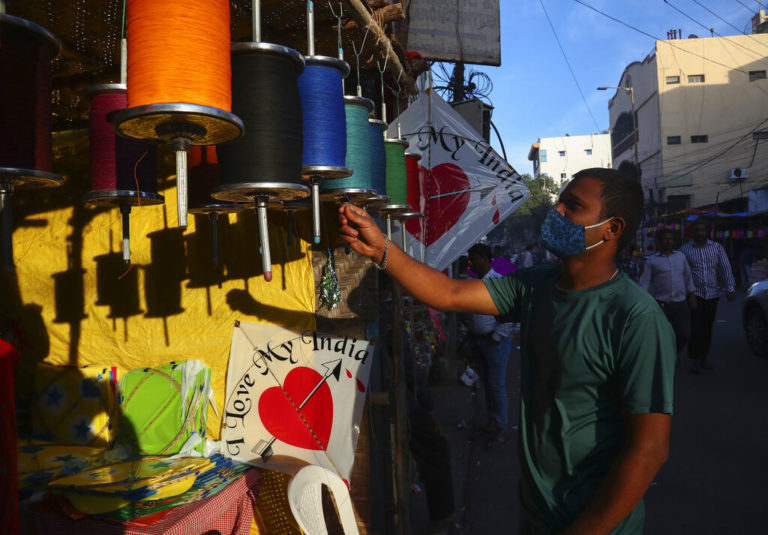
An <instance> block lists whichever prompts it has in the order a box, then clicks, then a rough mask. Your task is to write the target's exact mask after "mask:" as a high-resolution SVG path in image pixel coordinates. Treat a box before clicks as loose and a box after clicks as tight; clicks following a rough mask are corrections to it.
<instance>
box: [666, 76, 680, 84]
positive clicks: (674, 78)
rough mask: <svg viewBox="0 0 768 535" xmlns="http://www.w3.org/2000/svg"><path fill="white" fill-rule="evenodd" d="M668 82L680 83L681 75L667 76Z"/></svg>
mask: <svg viewBox="0 0 768 535" xmlns="http://www.w3.org/2000/svg"><path fill="white" fill-rule="evenodd" d="M667 83H668V84H679V83H680V77H679V76H667Z"/></svg>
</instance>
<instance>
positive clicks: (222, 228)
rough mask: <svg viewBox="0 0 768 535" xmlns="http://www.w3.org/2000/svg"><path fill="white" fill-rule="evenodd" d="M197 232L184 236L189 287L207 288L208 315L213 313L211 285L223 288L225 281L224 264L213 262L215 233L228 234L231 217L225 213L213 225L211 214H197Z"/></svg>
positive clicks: (195, 216)
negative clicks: (212, 251) (210, 218)
mask: <svg viewBox="0 0 768 535" xmlns="http://www.w3.org/2000/svg"><path fill="white" fill-rule="evenodd" d="M194 218H195V232H193V233H192V234H188V235H187V236H185V237H184V239H185V241H186V243H187V266H188V267H189V282H187V285H186V287H187V288H188V289H196V288H205V292H206V304H207V311H208V315H209V316H211V315H213V309H212V304H211V290H210V287H211V286H217V287H218V288H221V283H222V282H223V281H224V265H223V263H222V262H218V263H217V264H216V265H214V263H213V262H212V257H211V247H212V244H213V243H214V240H213V233H214V232H217V233H218V234H219V236H224V235H227V234H228V233H229V232H230V230H229V227H230V225H229V217H228V216H227V215H226V214H224V215H221V216H219V217H218V222H217V224H216V225H212V224H211V222H210V220H209V216H208V215H205V214H195V215H194Z"/></svg>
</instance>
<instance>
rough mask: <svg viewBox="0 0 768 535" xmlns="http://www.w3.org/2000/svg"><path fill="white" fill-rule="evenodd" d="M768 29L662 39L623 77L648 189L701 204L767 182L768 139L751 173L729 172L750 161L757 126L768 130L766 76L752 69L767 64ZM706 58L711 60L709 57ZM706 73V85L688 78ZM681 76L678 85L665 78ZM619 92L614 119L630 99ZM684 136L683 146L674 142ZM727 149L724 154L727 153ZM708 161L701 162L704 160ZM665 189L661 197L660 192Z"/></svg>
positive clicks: (741, 193) (629, 156) (626, 156)
mask: <svg viewBox="0 0 768 535" xmlns="http://www.w3.org/2000/svg"><path fill="white" fill-rule="evenodd" d="M766 56H768V34H754V35H737V36H727V37H708V38H701V39H678V40H671V41H657V42H656V50H655V53H654V54H651V56H649V57H648V58H646V60H644V61H643V62H642V63H640V62H636V63H633V64H631V65H630V66H628V67H627V69H626V70H625V72H624V73H623V75H622V78H621V80H622V83H620V84H618V85H626V84H625V80H626V78H627V77H629V78H630V79H631V85H632V86H633V87H634V88H635V89H634V90H635V106H636V108H637V110H638V123H639V125H638V129H639V132H640V138H639V139H640V141H639V152H640V160H641V166H642V170H643V188H644V190H646V199H647V198H648V190H650V189H653V195H654V198H655V199H656V200H662V201H663V200H666V199H667V198H668V196H669V195H691V206H692V207H700V206H705V205H708V204H713V203H715V202H723V201H727V200H730V199H734V198H738V197H740V196H744V197H746V194H747V193H746V192H747V191H748V190H751V189H754V188H757V187H761V186H764V185H766V183H768V142H766V141H763V142H761V144H760V145H758V150H757V152H756V153H755V159H754V163H753V165H752V166H751V167H750V169H749V178H748V179H746V180H745V181H744V182H742V183H736V182H733V181H731V180H730V179H729V178H728V174H729V170H730V169H731V168H733V167H748V166H749V164H750V160H751V159H752V155H753V152H754V148H755V142H754V141H753V139H752V134H751V131H752V130H755V129H759V130H768V122H766V123H765V124H763V125H761V124H760V123H761V122H762V121H763V120H765V119H768V79H763V80H756V81H752V82H750V81H749V74H748V73H749V71H758V70H766V69H768V59H767V58H766ZM705 58H706V59H705ZM698 74H703V75H704V77H705V82H704V83H689V81H688V76H690V75H698ZM667 76H679V77H680V83H679V84H668V83H666V78H667ZM623 93H624V92H619V93H618V94H617V95H616V97H614V100H613V101H612V102H611V108H610V115H611V124H612V125H613V124H614V122H615V120H616V117H617V116H618V114H619V113H621V111H623V110H625V109H626V110H628V109H629V103H628V102H623V101H621V100H619V99H620V98H625V99H628V97H625V95H624V94H623ZM692 135H706V136H708V142H707V143H691V136H692ZM668 136H680V138H681V144H680V145H668V144H667V137H668ZM721 153H722V154H721ZM625 159H629V160H630V161H631V159H632V153H631V150H629V151H625V152H624V153H622V154H621V155H618V156H617V157H616V158H615V160H614V167H618V166H619V165H620V164H621V162H622V161H624V160H625ZM710 159H711V161H710V162H708V163H706V164H704V165H702V164H703V163H704V162H707V161H708V160H710ZM660 194H661V198H660Z"/></svg>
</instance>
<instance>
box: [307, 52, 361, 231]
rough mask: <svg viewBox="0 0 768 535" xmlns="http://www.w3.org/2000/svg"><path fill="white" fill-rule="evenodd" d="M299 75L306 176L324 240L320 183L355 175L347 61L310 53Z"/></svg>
mask: <svg viewBox="0 0 768 535" xmlns="http://www.w3.org/2000/svg"><path fill="white" fill-rule="evenodd" d="M305 61H306V67H305V68H304V72H303V73H302V74H301V76H299V95H300V96H301V115H302V124H303V127H302V132H303V139H304V141H303V150H302V175H303V176H304V178H306V179H307V180H308V181H309V183H310V185H311V187H312V233H313V235H314V243H316V244H317V243H320V182H321V181H323V180H332V179H338V178H345V177H348V176H349V175H351V174H352V170H351V169H349V168H348V167H346V153H347V130H346V128H347V126H346V110H345V106H344V95H343V80H344V78H346V77H347V76H348V75H349V65H347V63H346V62H344V61H342V60H340V59H336V58H331V57H327V56H307V57H306V58H305Z"/></svg>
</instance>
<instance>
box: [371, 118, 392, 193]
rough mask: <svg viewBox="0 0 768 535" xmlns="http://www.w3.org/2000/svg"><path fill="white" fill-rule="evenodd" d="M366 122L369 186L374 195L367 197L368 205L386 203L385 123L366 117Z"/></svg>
mask: <svg viewBox="0 0 768 535" xmlns="http://www.w3.org/2000/svg"><path fill="white" fill-rule="evenodd" d="M368 124H369V125H370V135H371V188H373V191H374V192H375V195H374V196H373V197H371V198H370V199H368V205H369V206H371V205H378V204H387V203H389V197H387V155H386V153H385V151H384V132H386V130H387V123H385V122H384V121H382V120H381V119H368Z"/></svg>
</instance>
